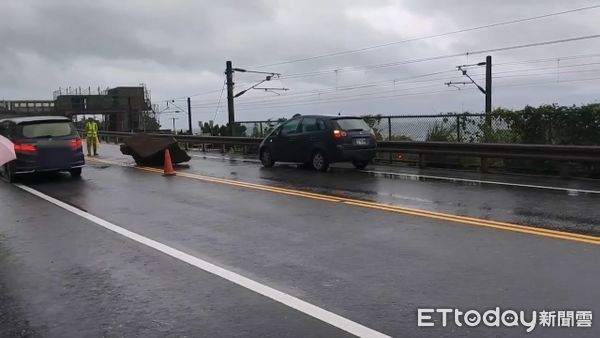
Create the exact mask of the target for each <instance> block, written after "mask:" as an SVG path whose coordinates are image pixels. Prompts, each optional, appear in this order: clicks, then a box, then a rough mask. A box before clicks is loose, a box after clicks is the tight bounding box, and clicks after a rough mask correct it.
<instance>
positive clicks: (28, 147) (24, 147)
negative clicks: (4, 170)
mask: <svg viewBox="0 0 600 338" xmlns="http://www.w3.org/2000/svg"><path fill="white" fill-rule="evenodd" d="M15 151H20V152H22V153H35V152H36V151H37V148H36V147H35V144H15Z"/></svg>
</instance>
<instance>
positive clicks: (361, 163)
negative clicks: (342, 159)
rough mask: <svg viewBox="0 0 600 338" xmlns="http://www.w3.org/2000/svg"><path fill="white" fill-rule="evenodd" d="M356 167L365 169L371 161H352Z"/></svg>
mask: <svg viewBox="0 0 600 338" xmlns="http://www.w3.org/2000/svg"><path fill="white" fill-rule="evenodd" d="M352 164H353V165H354V167H355V168H356V169H359V170H363V169H365V168H366V167H367V166H368V165H369V161H352Z"/></svg>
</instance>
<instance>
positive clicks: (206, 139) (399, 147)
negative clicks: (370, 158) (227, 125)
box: [99, 132, 600, 162]
mask: <svg viewBox="0 0 600 338" xmlns="http://www.w3.org/2000/svg"><path fill="white" fill-rule="evenodd" d="M99 135H100V136H101V137H103V138H109V139H110V138H114V139H115V141H117V142H118V139H120V138H127V137H131V136H132V135H133V134H131V133H127V132H99ZM148 135H150V136H152V137H160V138H166V137H170V138H171V137H172V138H175V139H176V140H177V141H179V142H181V143H187V144H192V145H206V144H212V145H219V146H221V145H232V146H258V145H259V144H260V142H261V141H262V139H261V138H254V137H231V136H197V135H171V134H148ZM245 148H246V147H245ZM377 150H378V152H381V153H397V154H418V155H422V154H429V155H454V156H468V157H479V158H504V159H536V160H551V161H560V162H600V146H570V145H545V144H498V143H457V142H407V141H380V142H378V143H377ZM245 151H246V150H245Z"/></svg>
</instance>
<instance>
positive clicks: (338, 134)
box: [333, 129, 348, 138]
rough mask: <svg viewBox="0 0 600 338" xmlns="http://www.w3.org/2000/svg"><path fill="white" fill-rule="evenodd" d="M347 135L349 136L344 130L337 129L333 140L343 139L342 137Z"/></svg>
mask: <svg viewBox="0 0 600 338" xmlns="http://www.w3.org/2000/svg"><path fill="white" fill-rule="evenodd" d="M346 135H348V134H347V133H346V132H345V131H343V130H339V129H335V130H334V131H333V138H342V137H346Z"/></svg>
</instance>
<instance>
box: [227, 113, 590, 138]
mask: <svg viewBox="0 0 600 338" xmlns="http://www.w3.org/2000/svg"><path fill="white" fill-rule="evenodd" d="M549 107H553V106H549ZM559 108H561V109H557V108H553V110H551V111H549V112H544V111H539V110H540V109H542V108H531V110H528V109H527V108H526V109H524V110H522V111H518V112H513V111H502V110H497V111H495V112H494V113H492V114H469V113H464V114H445V115H396V116H380V115H365V116H363V118H364V119H365V121H366V122H367V123H368V124H369V126H370V127H371V128H373V130H374V131H375V134H376V135H377V139H378V140H382V141H421V142H471V143H522V144H571V145H600V105H588V106H584V107H580V108H577V109H575V108H576V107H559ZM562 108H564V109H562ZM284 121H285V119H279V120H266V121H241V122H236V131H237V133H236V134H237V135H236V136H246V137H264V136H265V135H266V134H268V133H269V132H270V131H271V130H273V128H275V126H277V125H278V124H279V123H281V122H284Z"/></svg>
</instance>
